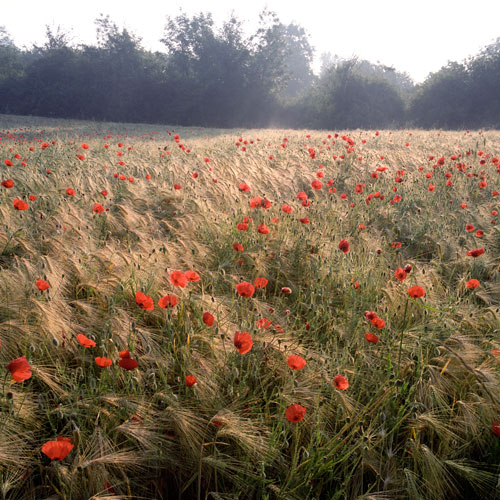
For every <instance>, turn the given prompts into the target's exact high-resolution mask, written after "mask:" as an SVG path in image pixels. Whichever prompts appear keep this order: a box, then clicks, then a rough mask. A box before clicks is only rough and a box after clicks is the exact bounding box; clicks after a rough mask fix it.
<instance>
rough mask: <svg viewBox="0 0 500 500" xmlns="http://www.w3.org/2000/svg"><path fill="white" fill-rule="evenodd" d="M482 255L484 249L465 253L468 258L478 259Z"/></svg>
mask: <svg viewBox="0 0 500 500" xmlns="http://www.w3.org/2000/svg"><path fill="white" fill-rule="evenodd" d="M483 253H484V248H475V249H474V250H469V251H468V252H467V255H468V256H469V257H479V256H480V255H483Z"/></svg>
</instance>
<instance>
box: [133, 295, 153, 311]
mask: <svg viewBox="0 0 500 500" xmlns="http://www.w3.org/2000/svg"><path fill="white" fill-rule="evenodd" d="M135 301H136V303H137V305H138V306H139V307H140V308H141V309H144V310H145V311H152V310H153V309H154V308H155V306H154V302H153V299H152V298H151V297H149V296H148V295H146V294H144V293H142V292H137V293H136V294H135Z"/></svg>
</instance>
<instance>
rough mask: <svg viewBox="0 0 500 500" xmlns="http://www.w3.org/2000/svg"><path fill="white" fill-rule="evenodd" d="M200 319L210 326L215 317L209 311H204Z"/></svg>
mask: <svg viewBox="0 0 500 500" xmlns="http://www.w3.org/2000/svg"><path fill="white" fill-rule="evenodd" d="M201 319H202V320H203V323H205V325H207V326H212V325H213V324H214V321H215V318H214V317H213V316H212V315H211V314H210V313H209V312H204V313H203V316H202V317H201Z"/></svg>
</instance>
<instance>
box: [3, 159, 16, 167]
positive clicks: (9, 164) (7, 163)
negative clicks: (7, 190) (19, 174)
mask: <svg viewBox="0 0 500 500" xmlns="http://www.w3.org/2000/svg"><path fill="white" fill-rule="evenodd" d="M4 163H5V165H7V166H8V167H12V165H14V164H13V163H12V162H11V161H10V160H4Z"/></svg>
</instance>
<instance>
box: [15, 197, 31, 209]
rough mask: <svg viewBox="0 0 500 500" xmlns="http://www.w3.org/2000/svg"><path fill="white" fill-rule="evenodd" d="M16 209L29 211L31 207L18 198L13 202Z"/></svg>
mask: <svg viewBox="0 0 500 500" xmlns="http://www.w3.org/2000/svg"><path fill="white" fill-rule="evenodd" d="M13 205H14V208H15V209H16V210H28V208H29V205H28V204H27V203H26V202H25V201H23V200H18V199H17V198H16V199H15V200H14V202H13Z"/></svg>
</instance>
